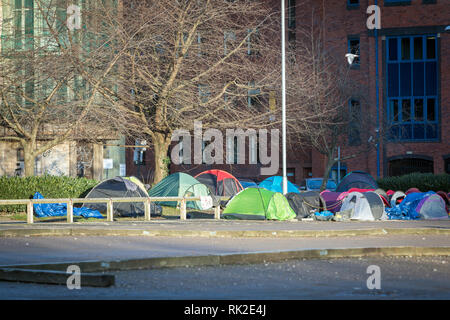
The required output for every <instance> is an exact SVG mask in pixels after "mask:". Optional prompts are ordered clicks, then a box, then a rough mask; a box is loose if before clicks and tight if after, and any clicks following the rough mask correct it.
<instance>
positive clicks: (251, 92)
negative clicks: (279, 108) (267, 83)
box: [247, 81, 261, 108]
mask: <svg viewBox="0 0 450 320" xmlns="http://www.w3.org/2000/svg"><path fill="white" fill-rule="evenodd" d="M248 86H249V89H248V91H247V106H248V107H249V108H252V107H256V106H257V105H258V104H259V95H260V93H261V90H260V89H259V88H255V81H250V82H249V84H248Z"/></svg>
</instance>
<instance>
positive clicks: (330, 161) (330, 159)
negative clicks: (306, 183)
mask: <svg viewBox="0 0 450 320" xmlns="http://www.w3.org/2000/svg"><path fill="white" fill-rule="evenodd" d="M335 163H336V160H334V154H332V155H331V156H330V155H328V156H327V164H326V165H325V171H324V174H323V181H322V186H321V187H320V192H322V191H323V190H325V189H326V188H327V182H328V177H329V176H330V171H331V168H332V167H333V165H334V164H335Z"/></svg>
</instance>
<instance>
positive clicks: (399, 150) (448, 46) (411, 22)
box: [297, 0, 450, 176]
mask: <svg viewBox="0 0 450 320" xmlns="http://www.w3.org/2000/svg"><path fill="white" fill-rule="evenodd" d="M374 3H375V1H373V0H371V1H364V0H362V1H360V6H359V8H358V9H354V10H349V9H347V5H346V1H344V0H327V1H324V2H323V3H322V1H313V0H311V1H309V2H307V3H306V4H305V5H302V8H304V9H303V10H297V12H299V13H298V14H299V16H298V19H297V20H302V19H305V20H308V19H310V11H311V7H315V8H316V12H320V13H322V9H321V8H320V7H321V6H322V5H323V4H325V10H324V12H325V19H324V20H323V23H324V26H325V32H326V43H327V46H328V47H329V48H333V50H337V51H338V52H340V53H341V54H342V57H343V63H344V55H345V53H346V52H347V36H348V35H355V34H359V36H360V45H361V66H360V68H359V69H358V70H352V71H351V76H352V77H355V78H357V79H358V80H359V81H360V82H361V83H362V84H363V85H364V86H366V91H367V97H366V99H367V101H365V102H362V108H363V110H367V112H370V113H371V114H372V115H373V116H374V117H375V116H376V89H375V88H376V84H375V79H376V77H375V74H376V68H375V38H374V37H373V36H372V35H369V33H368V29H367V27H366V19H367V17H368V15H367V14H366V9H367V7H368V6H369V5H372V4H374ZM378 6H379V7H380V8H381V27H382V30H380V31H379V32H380V33H382V32H383V29H386V28H411V27H425V26H443V25H450V1H448V0H438V1H437V3H436V4H428V5H425V4H422V0H412V1H411V5H405V6H384V1H383V0H381V1H378ZM308 7H309V9H308ZM308 21H310V20H308ZM411 34H412V35H414V34H415V33H411ZM378 41H379V42H378V43H379V76H380V78H379V85H380V87H379V97H380V101H379V103H380V104H379V108H380V121H381V120H383V119H384V117H385V113H384V108H385V102H384V100H383V81H384V79H383V59H384V57H383V50H382V49H383V40H382V37H381V36H380V37H379V38H378ZM439 56H440V61H439V63H440V114H439V116H440V123H441V131H440V137H441V139H440V142H414V143H406V142H405V143H392V142H387V143H385V144H384V145H383V144H382V143H381V144H380V157H381V160H380V174H381V176H383V172H386V173H387V168H384V166H385V165H386V166H387V163H386V161H387V159H388V158H390V157H393V156H400V155H406V153H407V152H412V154H417V155H426V156H430V157H432V158H433V161H434V172H435V173H441V172H444V160H443V155H445V154H449V153H450V129H449V123H450V73H449V70H450V58H449V57H450V34H449V33H441V34H440V52H439ZM375 128H376V126H375V125H372V126H370V125H369V126H368V127H366V129H367V130H371V131H373V132H375V131H374V130H375ZM343 138H345V137H343ZM383 149H384V150H383ZM354 151H355V150H354V148H353V149H352V148H342V150H341V154H342V155H343V156H345V155H348V154H352V153H353V152H354ZM313 158H314V160H313V163H315V165H314V168H315V169H314V170H313V172H314V176H316V175H321V174H323V171H321V172H320V169H319V168H318V165H316V163H320V164H323V161H324V159H323V156H321V155H320V154H317V153H313ZM346 164H347V167H348V169H349V171H351V170H365V171H368V172H369V173H371V174H372V175H373V176H376V174H377V163H376V149H372V151H370V152H369V154H364V155H361V156H358V157H357V158H355V159H352V160H347V161H346Z"/></svg>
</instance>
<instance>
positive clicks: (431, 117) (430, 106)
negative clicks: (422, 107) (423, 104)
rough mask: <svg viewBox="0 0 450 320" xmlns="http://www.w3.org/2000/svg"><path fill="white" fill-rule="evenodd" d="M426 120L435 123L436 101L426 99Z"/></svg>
mask: <svg viewBox="0 0 450 320" xmlns="http://www.w3.org/2000/svg"><path fill="white" fill-rule="evenodd" d="M427 120H428V121H435V120H436V99H435V98H428V100H427Z"/></svg>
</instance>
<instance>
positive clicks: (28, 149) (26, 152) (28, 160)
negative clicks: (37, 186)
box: [23, 144, 35, 177]
mask: <svg viewBox="0 0 450 320" xmlns="http://www.w3.org/2000/svg"><path fill="white" fill-rule="evenodd" d="M33 149H34V148H33V145H32V144H31V145H28V144H27V145H24V146H23V158H24V159H23V160H24V170H25V172H24V174H25V176H26V177H31V176H34V162H35V155H34V152H33V151H34V150H33Z"/></svg>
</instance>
